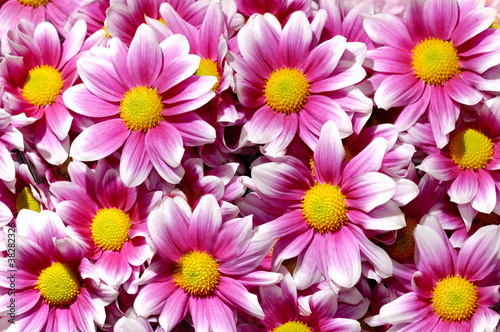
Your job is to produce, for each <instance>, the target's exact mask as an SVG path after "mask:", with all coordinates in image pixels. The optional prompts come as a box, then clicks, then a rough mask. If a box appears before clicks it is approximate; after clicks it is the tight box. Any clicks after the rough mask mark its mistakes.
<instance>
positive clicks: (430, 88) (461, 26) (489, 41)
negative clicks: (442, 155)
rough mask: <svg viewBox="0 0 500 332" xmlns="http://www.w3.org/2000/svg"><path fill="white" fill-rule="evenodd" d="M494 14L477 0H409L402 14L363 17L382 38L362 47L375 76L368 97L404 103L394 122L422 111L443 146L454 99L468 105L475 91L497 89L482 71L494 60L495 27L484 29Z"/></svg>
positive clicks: (407, 122) (404, 123) (456, 104)
mask: <svg viewBox="0 0 500 332" xmlns="http://www.w3.org/2000/svg"><path fill="white" fill-rule="evenodd" d="M495 14H496V11H495V10H494V9H493V8H484V7H483V6H482V5H481V4H480V2H478V1H476V0H464V1H460V2H457V1H456V0H426V1H424V0H418V1H410V2H409V7H408V10H407V15H406V16H407V18H406V20H405V21H403V20H401V19H400V18H397V17H395V16H392V15H389V14H376V15H373V16H371V17H367V18H365V20H364V27H365V30H366V32H367V33H368V35H369V36H370V38H371V39H372V40H373V41H374V42H375V43H379V44H381V45H382V46H381V47H379V48H377V49H375V50H372V51H369V52H368V54H367V64H368V65H369V66H370V67H371V68H372V69H373V70H375V71H376V72H378V73H377V74H376V75H377V76H376V77H377V78H376V79H375V76H374V80H375V81H379V82H381V83H380V86H379V87H378V89H377V90H376V92H375V96H374V101H375V103H376V104H377V106H378V107H381V108H384V109H389V108H391V107H399V106H401V107H403V110H402V111H401V113H400V114H399V116H398V118H397V120H396V122H395V124H396V125H397V126H398V127H399V128H400V130H406V129H408V128H410V127H411V126H412V125H413V124H415V122H416V121H418V120H419V119H420V118H421V117H422V116H423V115H424V114H427V117H428V121H429V122H430V124H431V127H432V132H433V134H434V137H435V139H436V143H437V145H438V147H443V146H444V145H446V144H447V142H448V137H447V134H449V133H450V132H451V131H453V129H455V123H456V121H457V119H458V116H459V113H460V104H465V105H475V104H477V103H478V102H479V101H480V100H481V99H482V98H483V93H482V91H500V85H499V84H498V80H497V79H496V76H495V75H496V74H495V72H492V71H491V70H490V71H489V69H490V68H492V67H494V66H495V65H497V64H499V63H500V56H499V55H498V52H499V51H498V49H500V48H499V47H498V45H500V44H499V43H500V31H498V30H496V29H488V27H489V26H490V25H491V24H492V23H493V20H494V18H495ZM493 50H496V51H493ZM493 71H494V70H493Z"/></svg>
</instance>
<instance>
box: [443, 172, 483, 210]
mask: <svg viewBox="0 0 500 332" xmlns="http://www.w3.org/2000/svg"><path fill="white" fill-rule="evenodd" d="M477 189H478V180H477V176H476V173H475V172H474V171H473V170H471V169H466V170H462V171H461V172H460V173H459V174H458V177H457V178H456V179H455V180H454V181H453V182H452V183H451V186H450V188H449V189H448V195H450V200H451V201H452V202H455V203H457V204H465V203H469V202H470V201H471V200H472V199H473V198H474V196H476V193H477Z"/></svg>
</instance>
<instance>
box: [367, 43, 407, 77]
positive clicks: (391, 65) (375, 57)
mask: <svg viewBox="0 0 500 332" xmlns="http://www.w3.org/2000/svg"><path fill="white" fill-rule="evenodd" d="M365 63H366V66H367V67H369V68H371V69H373V70H374V71H377V72H387V73H391V74H405V73H408V72H410V71H412V67H411V55H410V52H408V51H406V52H405V51H402V50H400V49H397V48H394V47H390V46H382V47H379V48H376V49H374V50H369V51H368V52H367V54H366V62H365Z"/></svg>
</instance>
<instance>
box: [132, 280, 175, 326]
mask: <svg viewBox="0 0 500 332" xmlns="http://www.w3.org/2000/svg"><path fill="white" fill-rule="evenodd" d="M158 289H161V292H159V291H158ZM177 289H179V288H178V287H177V286H176V285H175V282H174V280H173V278H169V279H167V280H165V281H161V282H150V283H148V284H147V285H144V286H143V287H142V288H141V289H140V290H139V294H138V295H137V297H136V299H135V301H134V310H135V312H136V313H137V314H138V315H139V316H143V317H149V316H151V315H159V314H160V313H161V311H162V308H163V307H164V306H165V302H166V301H167V299H168V298H169V297H170V296H171V294H172V293H173V292H174V291H176V290H177Z"/></svg>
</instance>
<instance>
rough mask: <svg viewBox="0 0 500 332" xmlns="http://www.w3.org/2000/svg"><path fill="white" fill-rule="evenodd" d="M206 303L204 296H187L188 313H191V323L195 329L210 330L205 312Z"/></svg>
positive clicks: (206, 331) (205, 331)
mask: <svg viewBox="0 0 500 332" xmlns="http://www.w3.org/2000/svg"><path fill="white" fill-rule="evenodd" d="M207 303H208V301H207V300H206V298H201V297H200V298H199V297H194V296H191V297H189V301H188V305H189V313H190V314H191V318H192V319H193V325H194V328H195V330H196V331H204V332H208V331H210V329H209V325H208V319H207V315H206V313H205V312H206V309H205V308H206V307H207Z"/></svg>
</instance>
